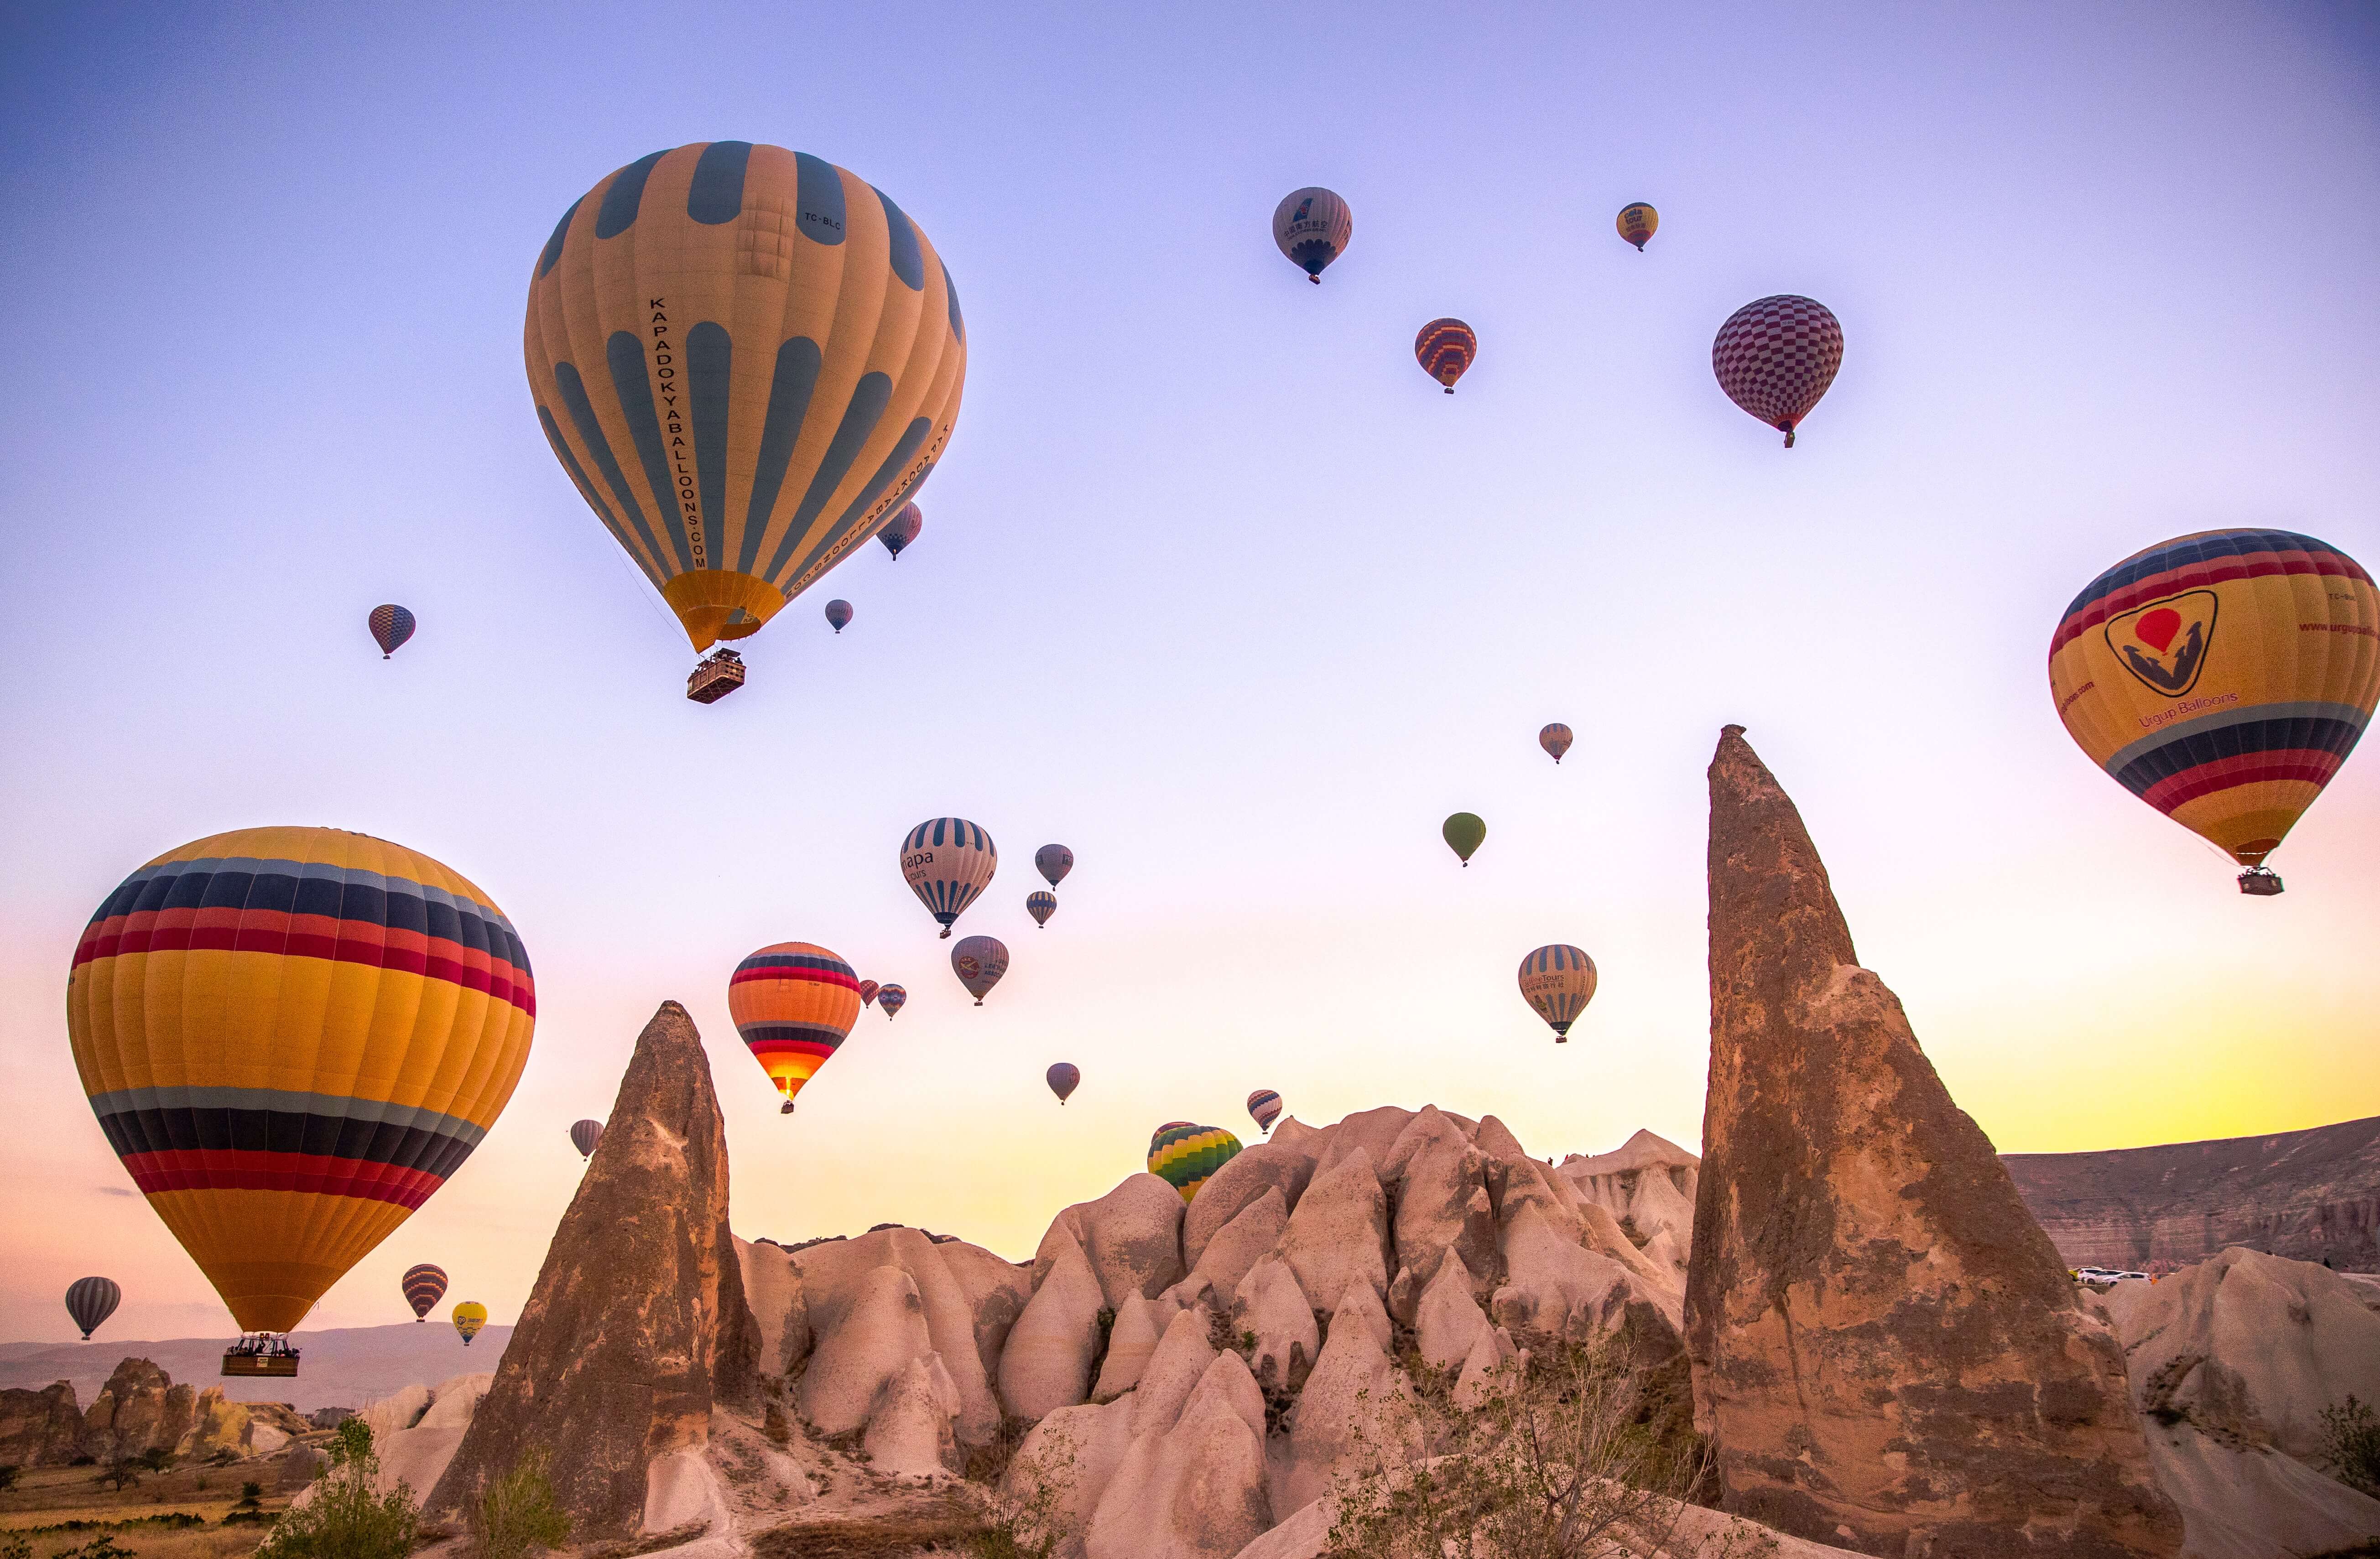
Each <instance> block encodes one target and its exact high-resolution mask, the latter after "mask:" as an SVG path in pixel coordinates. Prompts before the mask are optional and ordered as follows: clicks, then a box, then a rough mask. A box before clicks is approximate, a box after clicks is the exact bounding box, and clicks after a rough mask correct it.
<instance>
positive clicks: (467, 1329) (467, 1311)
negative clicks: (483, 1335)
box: [455, 1299, 488, 1348]
mask: <svg viewBox="0 0 2380 1559" xmlns="http://www.w3.org/2000/svg"><path fill="white" fill-rule="evenodd" d="M487 1323H488V1307H487V1306H485V1305H483V1304H481V1303H480V1301H479V1300H477V1299H465V1300H464V1301H463V1302H462V1303H461V1304H459V1305H456V1306H455V1334H456V1335H458V1336H460V1337H461V1338H462V1339H463V1346H464V1347H465V1348H468V1347H470V1346H471V1339H472V1338H473V1337H476V1336H478V1335H480V1327H482V1326H484V1325H486V1324H487Z"/></svg>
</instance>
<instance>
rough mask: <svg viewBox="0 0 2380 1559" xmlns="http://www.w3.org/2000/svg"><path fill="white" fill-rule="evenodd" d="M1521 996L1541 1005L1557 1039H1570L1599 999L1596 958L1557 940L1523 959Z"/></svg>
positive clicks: (1539, 1010)
mask: <svg viewBox="0 0 2380 1559" xmlns="http://www.w3.org/2000/svg"><path fill="white" fill-rule="evenodd" d="M1521 999H1522V1000H1524V1001H1525V1002H1527V1003H1528V1004H1529V1005H1530V1006H1531V1007H1534V1008H1536V1009H1537V1016H1538V1017H1540V1018H1543V1019H1544V1020H1545V1021H1546V1022H1547V1024H1548V1026H1549V1027H1550V1028H1551V1029H1552V1030H1553V1031H1554V1043H1555V1044H1556V1045H1567V1044H1569V1043H1570V1026H1571V1024H1573V1023H1574V1022H1576V1021H1578V1015H1579V1014H1580V1013H1582V1012H1584V1011H1585V1010H1586V1004H1587V1003H1588V1002H1590V1001H1592V1000H1594V999H1595V960H1593V959H1591V958H1589V957H1587V956H1586V954H1585V953H1584V952H1582V951H1580V950H1579V949H1576V948H1573V947H1571V946H1569V945H1567V944H1565V943H1561V942H1557V943H1555V944H1553V945H1552V946H1551V947H1546V948H1539V949H1537V950H1536V952H1533V953H1531V954H1530V955H1529V956H1528V957H1526V958H1524V959H1523V960H1522V961H1521Z"/></svg>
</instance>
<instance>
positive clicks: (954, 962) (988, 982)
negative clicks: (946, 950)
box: [951, 937, 1008, 1007]
mask: <svg viewBox="0 0 2380 1559" xmlns="http://www.w3.org/2000/svg"><path fill="white" fill-rule="evenodd" d="M951 969H952V972H953V973H956V974H957V975H958V977H959V984H960V985H965V987H966V988H967V994H968V995H970V996H972V997H975V1004H976V1005H977V1007H981V1006H982V1005H983V998H984V997H985V996H986V995H987V994H989V993H990V990H991V987H992V986H994V985H998V984H1000V977H1001V976H1002V974H1005V973H1008V947H1007V944H1005V943H1003V942H1002V941H1001V939H1000V938H999V937H961V938H959V945H958V946H957V947H955V948H953V949H951Z"/></svg>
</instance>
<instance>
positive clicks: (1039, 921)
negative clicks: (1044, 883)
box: [1025, 888, 1058, 925]
mask: <svg viewBox="0 0 2380 1559" xmlns="http://www.w3.org/2000/svg"><path fill="white" fill-rule="evenodd" d="M1025 912H1026V914H1029V915H1031V916H1032V917H1033V924H1034V925H1049V924H1050V916H1051V915H1053V914H1056V913H1057V912H1058V896H1057V895H1056V894H1055V893H1051V892H1050V891H1049V890H1048V889H1046V888H1036V889H1034V890H1033V891H1032V892H1030V893H1027V894H1026V896H1025Z"/></svg>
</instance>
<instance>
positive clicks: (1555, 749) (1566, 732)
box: [1537, 720, 1570, 763]
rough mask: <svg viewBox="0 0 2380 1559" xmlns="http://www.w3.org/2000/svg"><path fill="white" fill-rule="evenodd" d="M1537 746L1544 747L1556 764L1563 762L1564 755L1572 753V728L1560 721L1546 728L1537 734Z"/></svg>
mask: <svg viewBox="0 0 2380 1559" xmlns="http://www.w3.org/2000/svg"><path fill="white" fill-rule="evenodd" d="M1537 745H1538V746H1540V747H1543V748H1544V749H1545V750H1546V752H1547V754H1548V756H1550V757H1551V758H1552V759H1553V760H1554V762H1556V763H1560V762H1561V760H1562V755H1563V754H1564V753H1567V752H1569V751H1570V727H1568V726H1566V725H1563V724H1562V723H1560V721H1559V720H1558V721H1556V722H1555V723H1553V724H1552V725H1549V726H1548V727H1546V728H1545V729H1544V730H1543V731H1538V732H1537Z"/></svg>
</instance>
